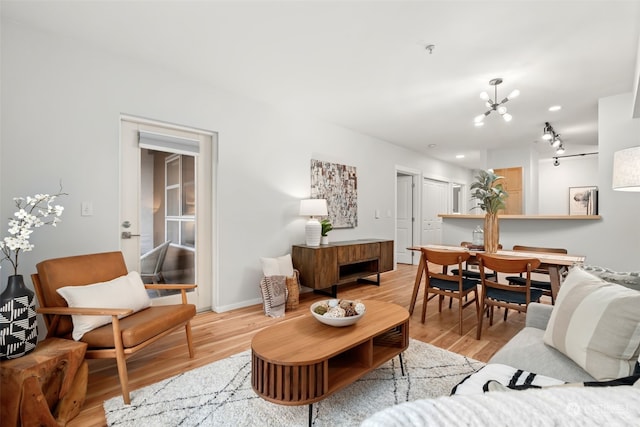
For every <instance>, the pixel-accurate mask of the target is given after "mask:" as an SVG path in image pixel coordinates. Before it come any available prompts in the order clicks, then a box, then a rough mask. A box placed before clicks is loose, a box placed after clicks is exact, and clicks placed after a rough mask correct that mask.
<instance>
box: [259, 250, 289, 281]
mask: <svg viewBox="0 0 640 427" xmlns="http://www.w3.org/2000/svg"><path fill="white" fill-rule="evenodd" d="M260 261H262V273H263V274H264V275H265V277H269V276H287V277H291V276H293V261H292V260H291V254H286V255H283V256H281V257H278V258H260Z"/></svg>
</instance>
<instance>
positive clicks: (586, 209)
mask: <svg viewBox="0 0 640 427" xmlns="http://www.w3.org/2000/svg"><path fill="white" fill-rule="evenodd" d="M569 215H598V187H569Z"/></svg>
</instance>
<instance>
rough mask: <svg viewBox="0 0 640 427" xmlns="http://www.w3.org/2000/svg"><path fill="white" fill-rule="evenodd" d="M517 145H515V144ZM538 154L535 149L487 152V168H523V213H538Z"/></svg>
mask: <svg viewBox="0 0 640 427" xmlns="http://www.w3.org/2000/svg"><path fill="white" fill-rule="evenodd" d="M514 145H515V144H514ZM537 162H538V153H537V152H536V151H535V150H534V149H533V148H519V147H518V148H513V149H500V150H487V164H486V167H487V168H493V169H502V168H514V167H522V186H523V187H522V188H523V189H524V190H523V192H524V193H523V198H522V203H523V207H522V209H523V210H522V213H523V214H527V215H536V214H537V213H538V197H537V193H538V191H537V189H538V164H537Z"/></svg>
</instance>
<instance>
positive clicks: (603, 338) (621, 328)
mask: <svg viewBox="0 0 640 427" xmlns="http://www.w3.org/2000/svg"><path fill="white" fill-rule="evenodd" d="M639 307H640V292H638V291H634V290H632V289H628V288H625V287H623V286H620V285H617V284H613V283H608V282H606V281H604V280H602V279H600V278H598V277H596V276H594V275H592V274H590V273H587V272H586V271H584V270H582V269H581V268H579V267H573V268H572V269H571V271H570V272H569V274H568V275H567V277H566V279H565V280H564V282H563V283H562V286H561V287H560V291H559V292H558V297H557V298H556V302H555V305H554V307H553V311H552V312H551V317H550V319H549V324H548V326H547V329H546V331H545V333H544V342H545V343H546V344H548V345H550V346H552V347H554V348H555V349H557V350H558V351H560V352H562V353H563V354H565V355H566V356H567V357H569V358H570V359H571V360H573V361H574V362H576V363H577V364H578V365H579V366H581V367H582V368H583V369H584V370H585V371H587V372H588V373H589V374H590V375H591V376H592V377H594V378H596V379H597V380H598V381H606V380H612V379H616V378H621V377H626V376H629V375H631V374H632V373H633V370H634V366H635V363H636V360H638V355H639V353H640V309H639Z"/></svg>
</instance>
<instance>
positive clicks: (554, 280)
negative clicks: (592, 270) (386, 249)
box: [407, 244, 586, 315]
mask: <svg viewBox="0 0 640 427" xmlns="http://www.w3.org/2000/svg"><path fill="white" fill-rule="evenodd" d="M421 248H427V249H435V250H450V251H465V252H469V254H470V255H471V258H470V259H473V258H475V257H476V256H477V254H480V253H484V251H482V250H477V249H473V248H471V249H470V248H467V247H464V246H460V245H435V244H429V245H421V246H411V247H409V248H407V249H409V250H411V251H420V249H421ZM496 255H504V256H509V257H518V258H537V259H539V260H540V266H541V267H545V268H547V269H548V270H549V281H550V282H551V294H552V295H553V299H554V300H555V298H556V296H557V295H558V290H559V289H560V284H561V279H562V273H563V272H564V271H565V270H566V269H567V268H568V267H571V266H573V265H580V264H584V261H585V258H586V257H585V256H583V255H568V254H558V253H550V252H526V251H510V250H502V249H501V250H498V251H497V252H496ZM425 264H426V260H425V257H424V254H423V253H422V251H421V252H420V262H419V263H418V271H417V272H416V280H415V283H414V285H413V293H412V294H411V303H410V305H409V314H410V315H411V314H413V309H414V307H415V305H416V300H417V299H418V292H419V291H420V284H421V283H422V276H423V274H424V268H425Z"/></svg>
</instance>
